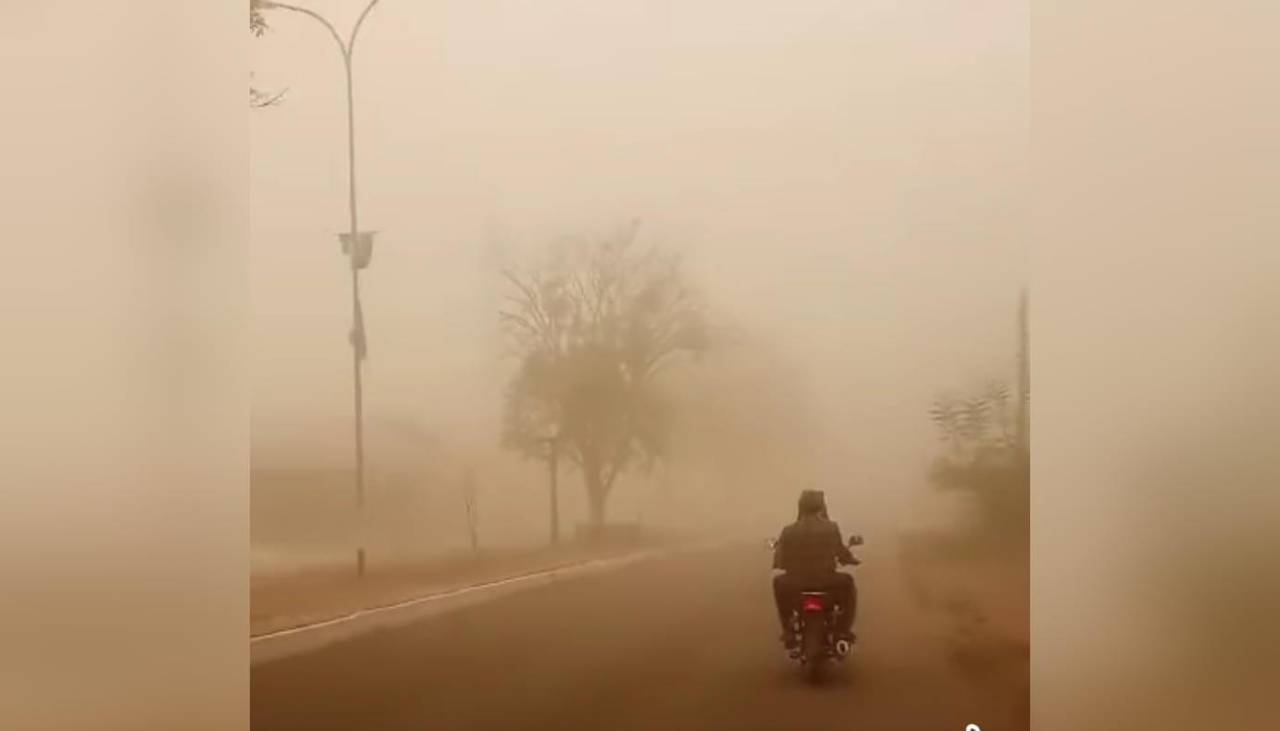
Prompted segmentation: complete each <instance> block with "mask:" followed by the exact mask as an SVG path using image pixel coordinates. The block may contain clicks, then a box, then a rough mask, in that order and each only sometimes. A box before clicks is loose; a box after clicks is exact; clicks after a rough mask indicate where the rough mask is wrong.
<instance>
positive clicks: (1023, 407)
mask: <svg viewBox="0 0 1280 731" xmlns="http://www.w3.org/2000/svg"><path fill="white" fill-rule="evenodd" d="M1030 341H1031V332H1030V328H1029V323H1028V318H1027V290H1026V289H1025V288H1024V289H1023V290H1022V295H1021V296H1020V297H1019V299H1018V424H1017V435H1018V448H1019V449H1022V450H1024V451H1025V450H1027V449H1029V448H1030V445H1031V342H1030Z"/></svg>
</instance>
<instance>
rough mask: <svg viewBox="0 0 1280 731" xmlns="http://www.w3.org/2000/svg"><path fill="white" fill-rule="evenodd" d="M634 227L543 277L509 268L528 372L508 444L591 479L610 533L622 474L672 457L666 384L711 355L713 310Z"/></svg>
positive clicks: (592, 503) (512, 338)
mask: <svg viewBox="0 0 1280 731" xmlns="http://www.w3.org/2000/svg"><path fill="white" fill-rule="evenodd" d="M634 236H635V224H634V223H633V225H632V226H631V228H629V229H628V230H626V231H623V232H621V233H620V234H618V235H616V236H612V237H608V238H605V239H604V240H602V241H598V242H595V243H591V244H588V245H582V246H579V247H577V248H576V249H575V250H573V251H571V252H570V253H569V256H567V257H566V258H565V259H564V260H563V261H562V262H560V263H559V264H556V265H551V266H547V267H545V268H543V269H539V270H535V271H528V272H517V271H507V272H505V276H506V279H507V282H508V284H509V286H510V291H509V293H508V296H507V303H508V304H507V307H506V308H505V309H503V310H502V311H501V312H500V315H499V317H500V320H501V323H502V325H503V327H504V330H505V333H506V336H507V341H508V344H509V345H510V346H511V348H512V350H513V353H514V354H515V355H516V356H517V357H518V358H519V359H520V368H519V370H518V372H517V373H516V375H515V377H514V378H513V380H512V382H511V384H510V386H509V388H508V391H507V398H506V405H505V415H504V417H505V418H504V433H503V441H504V444H505V445H506V446H508V447H510V448H513V449H516V450H519V451H522V452H524V453H525V454H527V455H530V456H539V457H541V456H543V455H545V454H546V450H547V448H548V446H547V445H548V444H556V445H558V446H559V450H560V454H561V456H563V457H565V458H567V459H568V460H569V461H570V462H571V463H573V464H574V465H576V466H577V467H578V468H579V469H580V470H581V472H582V475H583V481H584V487H585V488H586V492H587V499H588V505H589V507H590V519H591V522H592V523H593V524H594V525H600V524H601V523H603V521H604V517H605V505H606V502H607V500H608V497H609V494H610V492H611V491H612V489H613V487H614V485H615V483H616V480H617V478H618V476H619V475H621V474H623V473H624V472H626V471H628V470H633V469H639V470H646V469H648V468H650V467H651V466H652V465H653V464H654V462H655V460H657V459H659V458H660V457H661V456H662V454H663V453H664V451H665V443H664V442H665V438H666V435H667V427H668V423H669V412H668V408H667V404H666V402H665V399H664V395H663V394H662V392H661V391H660V389H659V388H658V384H657V382H656V377H657V376H658V374H659V373H661V372H662V370H663V369H664V368H666V367H668V366H670V365H671V364H672V363H674V362H675V361H676V360H677V359H678V358H679V356H681V355H682V354H696V353H699V352H701V351H702V350H703V349H704V348H705V347H706V344H707V343H706V329H705V327H704V317H703V307H702V306H701V304H700V303H699V301H698V300H697V298H696V297H695V296H694V294H693V292H692V290H691V289H690V288H689V286H688V285H687V283H686V282H685V280H684V278H683V276H682V274H681V271H680V269H679V265H678V262H677V261H676V260H675V259H672V258H670V257H664V256H662V255H660V254H659V253H658V252H656V251H653V250H648V251H641V250H640V249H639V248H637V247H636V245H635V243H634Z"/></svg>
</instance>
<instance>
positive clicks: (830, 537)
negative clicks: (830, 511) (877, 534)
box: [773, 515, 853, 581]
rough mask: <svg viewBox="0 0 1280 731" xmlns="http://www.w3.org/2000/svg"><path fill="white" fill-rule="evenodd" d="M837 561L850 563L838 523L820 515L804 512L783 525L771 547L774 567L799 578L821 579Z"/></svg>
mask: <svg viewBox="0 0 1280 731" xmlns="http://www.w3.org/2000/svg"><path fill="white" fill-rule="evenodd" d="M837 562H838V563H853V554H852V553H850V552H849V548H848V547H847V546H845V544H844V539H843V538H841V537H840V526H838V525H836V524H835V522H833V521H830V520H827V519H826V518H824V517H822V516H821V515H806V516H803V517H801V518H800V519H799V520H797V521H796V522H794V523H792V524H791V525H788V526H786V527H784V528H783V529H782V535H781V536H779V537H778V543H777V546H775V547H774V551H773V567H774V568H775V569H781V570H783V571H785V572H787V573H788V574H791V575H793V576H796V577H797V578H799V579H801V580H809V579H813V580H815V581H821V580H823V579H824V578H826V577H828V576H830V575H831V574H833V573H835V571H836V565H837Z"/></svg>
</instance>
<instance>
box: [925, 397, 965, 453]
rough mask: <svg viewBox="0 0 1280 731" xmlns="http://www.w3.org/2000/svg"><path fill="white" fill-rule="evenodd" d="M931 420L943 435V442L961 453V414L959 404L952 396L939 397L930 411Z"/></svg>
mask: <svg viewBox="0 0 1280 731" xmlns="http://www.w3.org/2000/svg"><path fill="white" fill-rule="evenodd" d="M929 419H930V420H931V421H933V423H934V424H935V425H936V426H937V427H938V430H939V431H940V432H941V433H942V441H944V442H947V443H948V444H950V445H951V448H952V449H953V450H955V451H956V452H959V451H960V431H961V423H960V419H961V412H960V406H959V404H958V402H957V401H956V400H955V399H954V398H953V397H951V396H939V397H938V398H936V399H934V401H933V408H931V409H929Z"/></svg>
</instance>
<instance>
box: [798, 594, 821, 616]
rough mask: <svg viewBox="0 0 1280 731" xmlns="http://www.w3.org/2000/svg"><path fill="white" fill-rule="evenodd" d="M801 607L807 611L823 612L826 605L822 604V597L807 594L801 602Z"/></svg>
mask: <svg viewBox="0 0 1280 731" xmlns="http://www.w3.org/2000/svg"><path fill="white" fill-rule="evenodd" d="M800 608H801V609H803V610H804V611H806V612H821V611H822V610H823V609H825V607H823V606H822V597H817V596H807V597H805V598H804V601H803V602H802V603H801V604H800Z"/></svg>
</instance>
